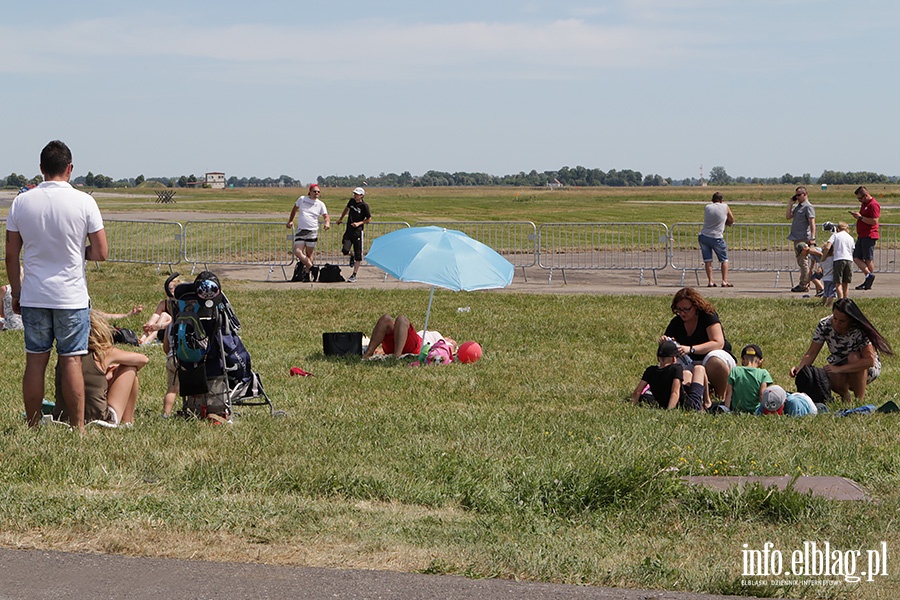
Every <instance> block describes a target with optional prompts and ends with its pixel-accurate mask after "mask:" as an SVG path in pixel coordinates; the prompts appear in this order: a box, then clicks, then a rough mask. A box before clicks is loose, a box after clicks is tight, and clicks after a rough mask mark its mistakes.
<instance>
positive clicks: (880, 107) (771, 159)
mask: <svg viewBox="0 0 900 600" xmlns="http://www.w3.org/2000/svg"><path fill="white" fill-rule="evenodd" d="M898 23H900V3H898V2H896V1H895V0H856V1H854V2H846V1H845V0H594V1H587V0H547V1H545V0H533V1H528V0H525V1H521V2H515V1H512V0H479V1H475V0H454V1H453V2H423V1H422V0H414V1H413V0H382V1H381V2H371V1H357V0H353V1H350V0H330V1H329V2H321V1H319V2H309V1H307V0H256V1H254V2H246V1H243V0H220V1H218V2H215V3H213V2H193V1H191V0H177V1H176V0H154V2H147V3H131V2H121V0H115V1H113V0H108V1H106V0H85V1H84V2H80V3H74V4H73V3H71V2H65V3H63V2H60V1H58V0H47V1H42V0H38V1H36V2H15V3H11V5H10V6H4V9H3V18H2V20H0V79H2V81H3V82H4V85H3V93H2V96H0V119H2V123H3V125H2V140H3V141H2V143H0V177H5V176H6V175H8V174H10V173H11V172H15V173H18V174H24V175H26V176H28V177H31V176H33V175H37V174H38V172H39V169H38V163H39V154H40V150H41V148H42V147H43V146H44V144H46V142H48V141H50V140H52V139H61V140H63V141H65V142H66V143H67V144H68V145H69V147H70V148H71V149H72V152H73V155H74V159H73V163H74V175H75V176H78V175H84V174H86V173H87V172H88V171H91V172H93V173H94V174H98V173H102V174H104V175H106V176H109V177H112V178H113V179H121V178H129V177H136V176H138V175H141V174H142V175H144V176H145V177H148V178H149V177H171V176H180V175H189V174H196V175H198V176H199V175H202V174H203V173H205V172H207V171H223V172H225V173H226V176H228V177H230V176H232V175H235V176H238V177H251V176H256V177H278V176H280V175H289V176H291V177H293V178H295V179H299V180H301V181H304V182H308V181H311V180H314V179H315V178H316V177H317V176H319V175H323V176H327V175H356V174H360V175H362V174H365V175H378V174H380V173H390V172H394V173H401V172H403V171H409V172H410V173H412V174H413V175H421V174H423V173H424V172H426V171H428V170H437V171H447V172H457V171H467V172H485V173H490V174H492V175H506V174H514V173H518V172H520V171H524V172H529V171H531V170H532V169H535V170H537V171H548V170H556V169H559V168H561V167H563V166H568V167H575V166H579V165H580V166H584V167H587V168H599V169H602V170H603V171H609V170H610V169H618V170H621V169H632V170H635V171H640V172H642V173H643V174H645V175H647V174H660V175H662V176H663V177H672V178H674V179H683V178H686V177H699V176H700V173H701V168H702V169H703V171H704V172H705V173H706V174H708V173H709V170H710V169H711V168H712V167H714V166H721V167H724V168H725V170H726V172H727V173H728V174H729V175H731V176H733V177H736V176H746V177H778V176H781V175H783V174H785V173H791V174H794V175H802V174H804V173H810V174H811V175H812V176H813V177H817V176H818V175H820V174H821V173H822V171H824V170H834V171H874V172H877V173H884V174H886V175H900V165H898V162H897V153H896V151H895V146H896V141H897V140H898V138H900V119H898V117H897V114H896V111H897V106H898V103H897V98H898V97H900V94H898V92H900V89H898V88H900V78H898V77H897V66H898V59H900V36H898V35H897V34H896V27H897V24H898Z"/></svg>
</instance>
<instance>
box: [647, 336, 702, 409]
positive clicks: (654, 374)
mask: <svg viewBox="0 0 900 600" xmlns="http://www.w3.org/2000/svg"><path fill="white" fill-rule="evenodd" d="M656 360H657V364H655V365H650V366H649V367H647V368H646V369H645V370H644V374H643V375H641V381H640V383H638V385H637V387H636V388H634V392H632V394H631V403H632V404H638V403H639V402H640V399H641V395H642V394H643V393H644V390H645V389H647V387H649V388H650V393H651V394H652V395H653V399H654V400H655V401H656V403H657V404H658V405H659V407H660V408H665V409H673V408H677V407H681V408H685V409H690V410H699V411H702V410H704V409H707V408H709V407H710V406H711V405H712V402H711V400H710V397H709V386H708V382H707V380H706V369H705V368H704V367H703V365H694V367H693V369H690V370H689V369H686V368H685V367H684V365H683V364H682V363H681V362H680V361H679V360H678V344H676V343H675V342H674V341H672V340H664V341H662V342H660V344H659V347H658V348H657V350H656Z"/></svg>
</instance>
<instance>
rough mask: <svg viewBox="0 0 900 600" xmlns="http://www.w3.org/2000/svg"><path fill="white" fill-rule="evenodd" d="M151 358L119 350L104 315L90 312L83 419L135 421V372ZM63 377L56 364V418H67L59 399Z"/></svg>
mask: <svg viewBox="0 0 900 600" xmlns="http://www.w3.org/2000/svg"><path fill="white" fill-rule="evenodd" d="M148 362H150V359H149V358H148V357H147V356H145V355H144V354H138V353H137V352H127V351H125V350H120V349H119V348H116V347H115V346H114V345H113V337H112V330H111V329H110V327H109V324H108V323H107V322H106V321H105V320H104V319H103V317H101V316H99V315H98V314H96V312H95V311H91V333H90V336H89V337H88V353H87V355H86V356H83V357H82V359H81V371H82V373H84V421H85V423H87V424H89V425H91V424H93V425H99V426H102V427H118V426H119V425H120V424H123V425H131V424H133V423H134V407H135V404H137V397H138V377H137V372H138V371H139V370H140V369H141V368H142V367H143V366H144V365H146V364H147V363H148ZM61 381H62V378H61V377H60V372H59V364H57V366H56V407H55V408H54V410H53V417H54V419H56V420H57V421H67V420H68V419H69V415H68V412H67V410H66V403H65V402H63V401H62V398H63V395H62V387H61Z"/></svg>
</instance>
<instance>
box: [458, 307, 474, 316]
mask: <svg viewBox="0 0 900 600" xmlns="http://www.w3.org/2000/svg"><path fill="white" fill-rule="evenodd" d="M471 310H472V307H470V306H460V307H459V308H457V309H456V312H457V313H458V314H462V313H467V312H471Z"/></svg>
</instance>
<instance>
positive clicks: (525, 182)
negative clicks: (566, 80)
mask: <svg viewBox="0 0 900 600" xmlns="http://www.w3.org/2000/svg"><path fill="white" fill-rule="evenodd" d="M41 181H42V178H41V176H40V175H37V176H35V177H32V178H30V179H29V178H27V177H26V176H24V175H19V174H16V173H11V174H10V175H8V176H7V177H6V178H5V179H0V186H5V187H16V188H21V187H24V186H28V185H37V184H38V183H40V182H41ZM145 181H153V182H156V183H158V184H160V185H163V186H165V187H175V188H185V187H195V186H196V187H207V185H206V183H205V178H204V177H201V178H198V177H197V176H195V175H193V174H191V175H181V176H179V177H150V178H146V179H145V178H144V176H143V175H138V176H137V177H135V178H131V179H112V178H111V177H108V176H106V175H103V174H96V175H95V174H94V173H92V172H90V171H89V172H88V174H87V175H83V176H79V177H76V178H75V179H73V180H72V183H73V184H75V185H83V186H85V187H91V188H123V187H124V188H127V187H137V186H138V185H140V184H142V183H144V182H145ZM316 181H317V183H318V184H319V185H321V186H327V187H356V186H358V185H368V186H372V187H441V186H510V187H545V186H550V187H554V186H568V187H594V186H608V187H652V186H670V185H673V186H699V185H703V184H704V183H708V184H710V185H713V186H728V185H779V184H781V185H784V184H789V185H811V184H828V185H854V184H855V185H860V184H877V183H897V182H898V177H896V176H893V177H891V176H887V175H883V174H880V173H873V172H871V171H856V172H846V173H845V172H843V171H827V170H826V171H823V172H822V175H820V176H819V177H818V178H815V177H813V176H812V175H810V174H809V173H804V174H803V175H791V174H790V173H785V174H784V175H782V176H780V177H743V176H741V177H731V176H730V175H728V173H727V172H726V170H725V167H721V166H719V167H713V168H712V169H711V170H710V172H709V177H708V178H707V179H706V180H704V179H699V178H695V177H686V178H684V179H672V178H671V177H662V176H661V175H657V174H653V175H643V174H642V173H641V172H640V171H632V170H631V169H623V170H621V171H619V170H616V169H610V170H609V171H603V170H601V169H588V168H586V167H581V166H577V167H571V168H570V167H562V168H561V169H558V170H556V171H541V172H538V171H536V170H532V171H530V172H528V173H526V172H524V171H521V172H519V173H517V174H515V175H491V174H489V173H467V172H463V171H457V172H455V173H448V172H444V171H427V172H425V173H424V174H423V175H418V176H415V175H412V174H411V173H410V172H409V171H404V172H402V173H400V174H399V175H398V174H397V173H380V174H378V175H364V174H362V175H328V176H322V175H320V176H319V177H317V178H316ZM226 185H227V186H228V187H235V188H245V187H303V186H304V185H305V184H304V183H303V182H301V181H300V180H299V179H294V178H293V177H291V176H289V175H281V176H280V177H265V178H259V177H235V176H231V177H229V178H228V179H227V180H226Z"/></svg>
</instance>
